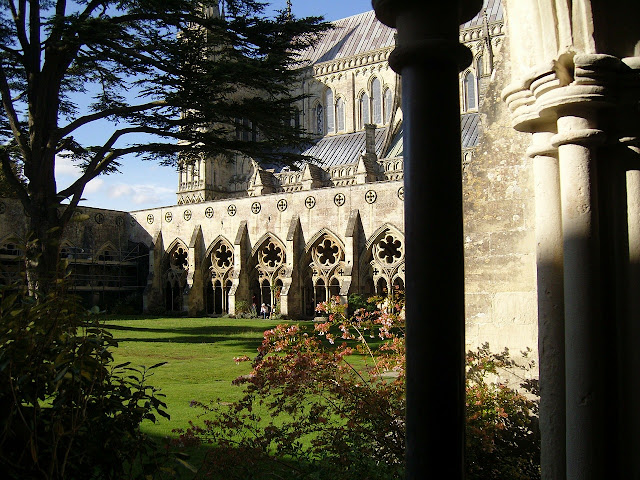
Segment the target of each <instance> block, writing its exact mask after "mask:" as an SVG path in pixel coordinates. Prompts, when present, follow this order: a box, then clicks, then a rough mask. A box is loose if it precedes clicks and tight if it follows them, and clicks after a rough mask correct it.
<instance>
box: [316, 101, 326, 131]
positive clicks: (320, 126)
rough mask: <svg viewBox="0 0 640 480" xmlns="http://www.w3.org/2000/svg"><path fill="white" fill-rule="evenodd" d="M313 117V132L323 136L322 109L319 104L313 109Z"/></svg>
mask: <svg viewBox="0 0 640 480" xmlns="http://www.w3.org/2000/svg"><path fill="white" fill-rule="evenodd" d="M314 116H315V119H316V128H315V132H316V133H317V134H318V135H323V134H324V109H323V108H322V105H320V104H319V103H318V104H317V105H316V107H315V108H314Z"/></svg>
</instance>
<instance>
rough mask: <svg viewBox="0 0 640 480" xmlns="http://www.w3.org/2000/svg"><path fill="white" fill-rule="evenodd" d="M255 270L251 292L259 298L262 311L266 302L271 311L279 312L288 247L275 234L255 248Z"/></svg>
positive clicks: (268, 236) (267, 237)
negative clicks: (262, 306)
mask: <svg viewBox="0 0 640 480" xmlns="http://www.w3.org/2000/svg"><path fill="white" fill-rule="evenodd" d="M253 262H254V264H255V270H254V272H253V279H252V280H251V286H252V287H251V292H252V295H253V297H254V298H256V299H257V300H258V304H257V309H258V311H260V307H261V305H262V304H263V303H264V304H265V305H267V306H268V307H269V312H270V313H274V312H275V313H279V308H280V303H279V302H280V292H281V290H282V286H283V284H284V282H283V279H284V275H285V264H286V249H285V247H284V244H283V243H282V242H280V241H279V240H278V239H277V238H276V237H275V236H273V235H271V234H269V235H267V236H266V238H265V239H264V240H263V241H262V242H261V243H260V245H259V247H258V248H256V249H255V250H254V255H253Z"/></svg>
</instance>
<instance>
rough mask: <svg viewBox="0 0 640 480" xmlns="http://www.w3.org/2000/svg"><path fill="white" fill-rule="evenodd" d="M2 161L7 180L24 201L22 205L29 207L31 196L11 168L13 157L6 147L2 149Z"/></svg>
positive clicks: (0, 160)
mask: <svg viewBox="0 0 640 480" xmlns="http://www.w3.org/2000/svg"><path fill="white" fill-rule="evenodd" d="M0 162H1V163H2V173H3V174H4V177H5V178H6V179H7V182H8V183H9V185H10V186H11V188H13V190H14V191H15V193H16V194H17V195H18V198H19V199H20V201H21V202H22V205H23V206H24V207H25V208H27V207H28V206H29V205H31V201H30V198H29V193H28V192H27V190H26V189H25V188H24V185H23V184H22V182H20V180H18V178H17V177H16V173H15V172H14V171H13V169H12V168H11V158H10V157H9V152H8V151H7V150H6V149H4V148H3V149H0Z"/></svg>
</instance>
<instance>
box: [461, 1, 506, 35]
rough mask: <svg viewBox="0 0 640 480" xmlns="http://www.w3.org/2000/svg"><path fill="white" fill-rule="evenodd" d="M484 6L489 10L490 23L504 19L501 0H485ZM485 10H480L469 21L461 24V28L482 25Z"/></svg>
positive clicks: (488, 18)
mask: <svg viewBox="0 0 640 480" xmlns="http://www.w3.org/2000/svg"><path fill="white" fill-rule="evenodd" d="M482 8H483V10H486V12H487V21H488V22H489V23H493V22H499V21H502V19H503V16H504V12H503V10H502V1H501V0H484V4H483V5H482ZM483 10H480V12H479V13H478V14H477V15H476V16H475V17H473V18H472V19H471V20H469V21H468V22H466V23H463V24H462V25H460V28H461V29H465V28H473V27H477V26H479V25H482V22H483V20H482V17H483V13H482V12H483Z"/></svg>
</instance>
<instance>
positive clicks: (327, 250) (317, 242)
mask: <svg viewBox="0 0 640 480" xmlns="http://www.w3.org/2000/svg"><path fill="white" fill-rule="evenodd" d="M301 265H302V266H303V268H302V274H303V285H304V292H303V304H304V313H305V314H306V315H307V316H311V315H313V312H314V310H315V306H316V305H317V304H318V303H320V302H323V301H325V300H327V299H328V298H329V297H332V296H333V297H335V296H338V295H340V292H341V290H342V286H343V283H344V275H345V271H346V268H345V244H344V242H343V241H342V240H341V239H340V237H339V236H338V235H336V234H335V233H333V232H332V231H331V230H329V229H328V228H322V229H320V230H319V231H318V232H316V233H315V235H313V236H312V237H311V238H310V239H309V241H308V242H307V244H306V245H305V248H304V255H303V258H302V260H301Z"/></svg>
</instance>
